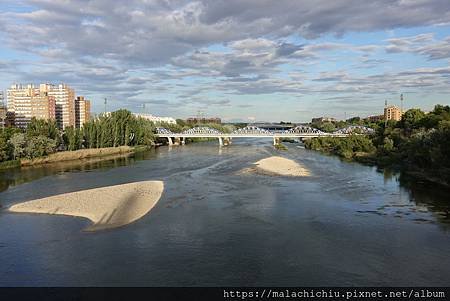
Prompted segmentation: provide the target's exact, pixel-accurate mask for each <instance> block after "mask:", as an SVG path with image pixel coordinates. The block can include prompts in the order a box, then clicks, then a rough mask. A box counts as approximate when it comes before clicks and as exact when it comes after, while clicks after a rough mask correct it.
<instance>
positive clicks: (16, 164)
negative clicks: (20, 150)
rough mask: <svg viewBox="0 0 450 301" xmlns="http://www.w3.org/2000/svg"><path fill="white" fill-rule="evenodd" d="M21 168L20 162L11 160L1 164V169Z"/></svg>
mask: <svg viewBox="0 0 450 301" xmlns="http://www.w3.org/2000/svg"><path fill="white" fill-rule="evenodd" d="M15 167H20V160H10V161H4V162H0V169H7V168H15Z"/></svg>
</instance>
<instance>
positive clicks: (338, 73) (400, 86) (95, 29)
mask: <svg viewBox="0 0 450 301" xmlns="http://www.w3.org/2000/svg"><path fill="white" fill-rule="evenodd" d="M449 63H450V1H449V0H373V1H360V0H333V1H329V0H315V1H304V0H277V1H272V0H270V1H269V0H200V1H184V0H128V1H110V0H58V1H54V0H15V1H13V0H11V1H5V0H0V90H3V91H5V90H6V89H7V88H8V87H9V86H10V85H11V84H13V83H24V84H25V83H35V84H38V83H43V82H49V83H55V84H57V83H61V82H63V83H66V84H68V85H70V86H72V87H73V88H74V89H75V91H76V94H77V95H84V96H86V97H87V98H89V99H91V101H92V110H93V111H94V112H97V113H99V112H102V111H103V110H104V98H107V110H108V111H112V110H116V109H119V108H125V109H128V110H130V111H133V112H147V113H152V114H154V115H158V116H171V117H175V118H187V117H190V116H197V115H198V114H202V115H203V116H207V117H220V118H222V119H223V120H224V121H228V122H238V121H242V122H251V121H292V122H306V121H309V120H310V119H311V118H312V117H319V116H331V117H335V118H339V119H343V118H350V117H353V116H361V117H366V116H369V115H379V114H382V112H383V107H384V103H385V100H387V101H388V103H389V104H393V105H398V106H400V94H403V95H404V108H405V109H407V108H413V107H418V108H421V109H423V110H425V111H429V110H431V109H432V108H433V107H434V105H435V104H447V105H448V104H450V98H449V96H450V66H449ZM144 104H145V105H144Z"/></svg>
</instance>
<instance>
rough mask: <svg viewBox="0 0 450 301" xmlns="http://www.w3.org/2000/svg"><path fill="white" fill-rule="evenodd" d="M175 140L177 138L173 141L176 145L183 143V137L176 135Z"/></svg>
mask: <svg viewBox="0 0 450 301" xmlns="http://www.w3.org/2000/svg"><path fill="white" fill-rule="evenodd" d="M174 140H175V141H174V142H173V144H174V145H181V138H180V137H175V138H174Z"/></svg>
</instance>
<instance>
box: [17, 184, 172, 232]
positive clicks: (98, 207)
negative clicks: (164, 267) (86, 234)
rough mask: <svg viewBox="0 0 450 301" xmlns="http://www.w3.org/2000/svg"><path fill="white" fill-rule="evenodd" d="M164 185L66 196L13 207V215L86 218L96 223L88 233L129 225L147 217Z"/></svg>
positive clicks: (124, 186)
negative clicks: (37, 214) (33, 214)
mask: <svg viewBox="0 0 450 301" xmlns="http://www.w3.org/2000/svg"><path fill="white" fill-rule="evenodd" d="M163 190H164V183H163V182H162V181H143V182H135V183H128V184H121V185H115V186H108V187H101V188H95V189H88V190H82V191H77V192H71V193H64V194H60V195H55V196H51V197H46V198H42V199H37V200H32V201H28V202H24V203H19V204H16V205H13V206H11V207H10V208H9V211H10V212H19V213H46V214H59V215H69V216H76V217H84V218H87V219H89V220H90V221H92V223H93V224H92V225H91V226H89V227H88V228H86V229H85V231H96V230H101V229H108V228H115V227H120V226H124V225H127V224H129V223H131V222H134V221H136V220H138V219H140V218H141V217H143V216H144V215H146V214H147V213H148V212H149V211H150V210H151V209H152V208H153V207H154V206H155V205H156V203H157V202H158V201H159V199H160V198H161V195H162V193H163Z"/></svg>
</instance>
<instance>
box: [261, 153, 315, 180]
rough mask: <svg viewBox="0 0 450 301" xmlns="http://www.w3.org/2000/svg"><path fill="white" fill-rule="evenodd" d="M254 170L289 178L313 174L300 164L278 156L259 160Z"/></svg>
mask: <svg viewBox="0 0 450 301" xmlns="http://www.w3.org/2000/svg"><path fill="white" fill-rule="evenodd" d="M254 170H255V171H256V172H262V173H266V174H270V175H280V176H289V177H307V176H310V175H311V173H310V171H309V170H308V169H306V168H305V167H303V166H302V165H300V164H299V163H297V162H295V161H292V160H289V159H286V158H283V157H278V156H273V157H269V158H266V159H262V160H259V161H258V162H256V163H255V168H254Z"/></svg>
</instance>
